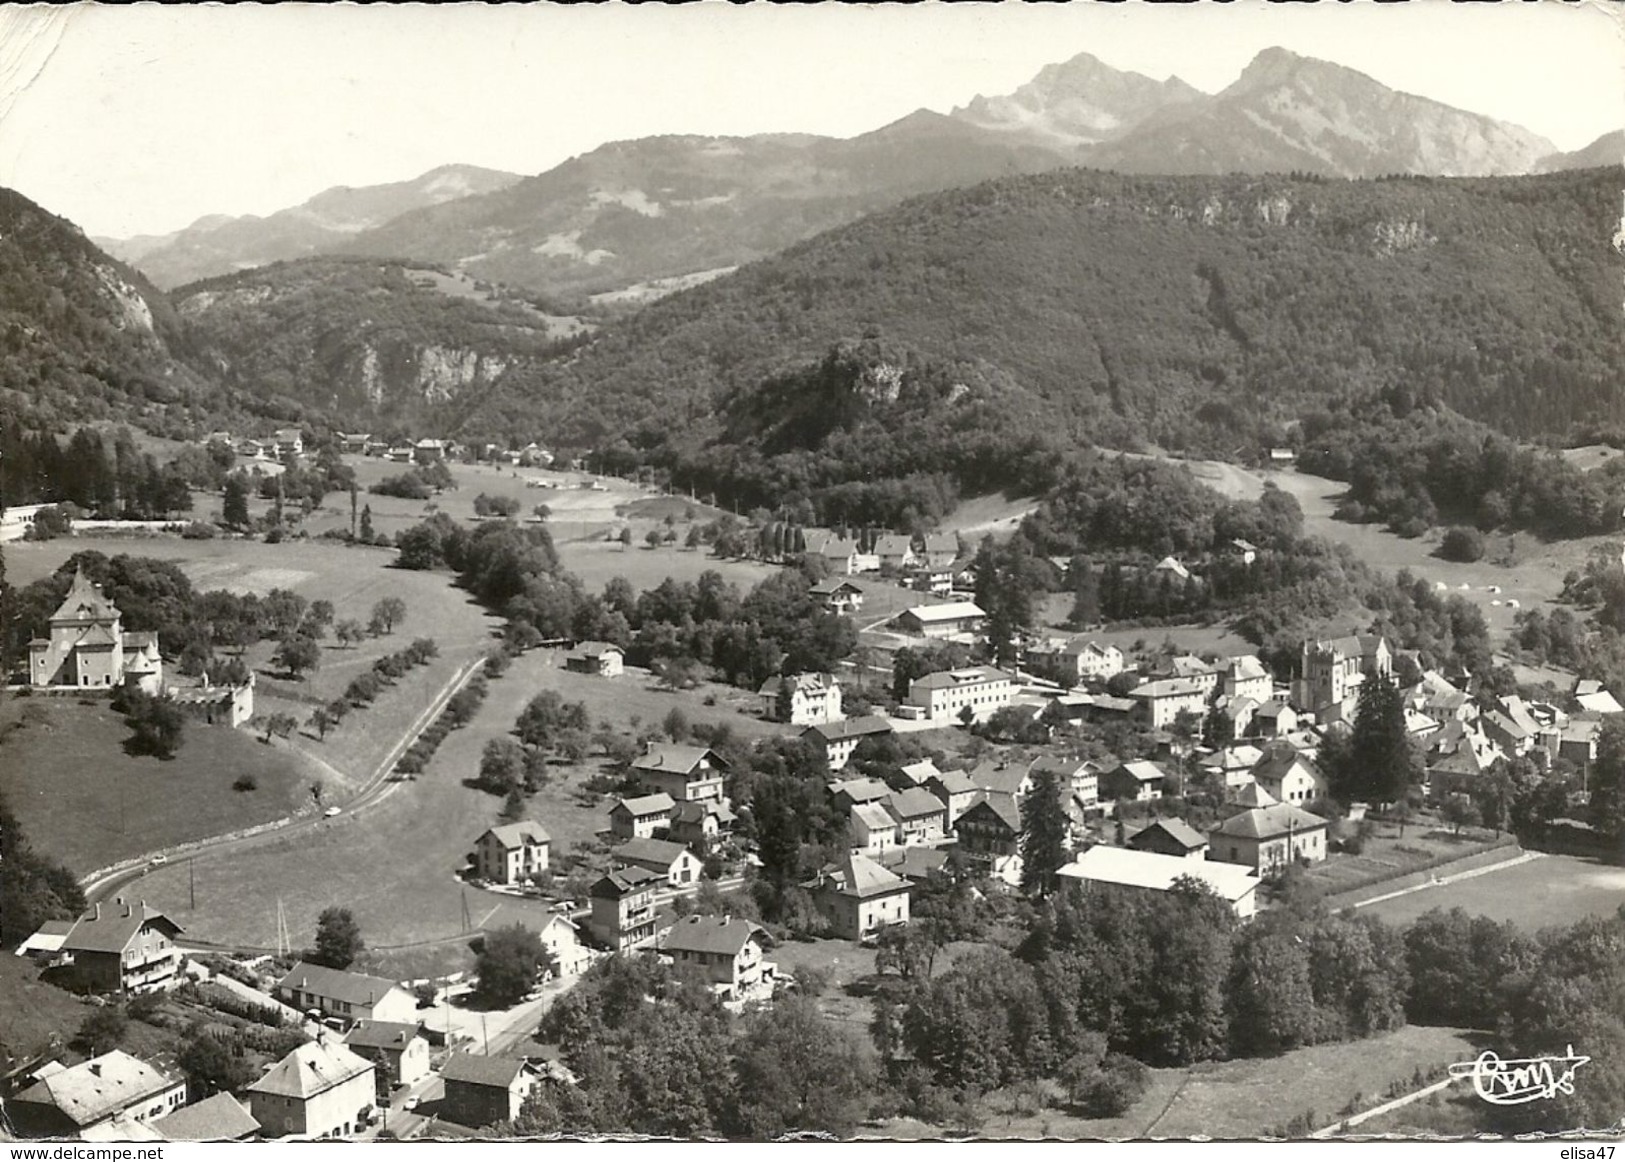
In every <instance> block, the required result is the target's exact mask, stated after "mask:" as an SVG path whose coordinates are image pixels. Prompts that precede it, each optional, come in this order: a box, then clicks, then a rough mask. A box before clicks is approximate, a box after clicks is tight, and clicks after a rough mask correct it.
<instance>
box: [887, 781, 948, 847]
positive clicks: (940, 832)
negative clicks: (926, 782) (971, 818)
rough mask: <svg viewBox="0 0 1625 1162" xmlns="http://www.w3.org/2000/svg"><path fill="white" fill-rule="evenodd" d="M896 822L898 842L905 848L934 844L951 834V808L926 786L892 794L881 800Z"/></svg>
mask: <svg viewBox="0 0 1625 1162" xmlns="http://www.w3.org/2000/svg"><path fill="white" fill-rule="evenodd" d="M882 802H883V804H884V805H885V808H886V813H887V814H889V815H890V816H891V817H892V818H893V819H894V820H896V822H897V839H898V842H899V843H901V844H902V845H903V846H904V847H908V846H912V845H915V844H920V843H935V842H936V841H938V840H940V839H942V838H943V837H944V836H945V835H946V834H947V832H948V808H947V806H946V805H945V804H944V803H943V802H942V800H941V799H939V798H937V797H936V796H935V795H933V794H932V793H931V792H930V791H927V790H926V789H925V788H924V787H909V788H908V789H906V790H903V791H893V792H892V793H891V794H890V795H888V796H886V798H885V799H884V800H882Z"/></svg>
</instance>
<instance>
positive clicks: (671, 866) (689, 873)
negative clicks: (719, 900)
mask: <svg viewBox="0 0 1625 1162" xmlns="http://www.w3.org/2000/svg"><path fill="white" fill-rule="evenodd" d="M609 859H610V863H611V864H612V865H613V866H614V867H616V868H631V867H638V868H644V869H645V870H647V871H651V872H654V873H655V874H657V875H659V876H660V877H661V878H662V879H664V880H665V881H666V883H668V884H669V885H671V886H672V887H674V888H676V887H681V886H682V885H684V884H696V883H699V881H700V870H701V867H702V865H701V863H700V860H699V857H698V856H696V855H695V854H694V853H693V852H692V851H690V850H689V849H688V848H686V847H684V846H683V845H682V844H681V843H673V842H671V841H670V840H669V839H628V840H627V841H626V842H625V843H623V844H621V845H620V846H619V847H614V848H611V849H610V853H609Z"/></svg>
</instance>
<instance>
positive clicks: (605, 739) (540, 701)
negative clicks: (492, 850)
mask: <svg viewBox="0 0 1625 1162" xmlns="http://www.w3.org/2000/svg"><path fill="white" fill-rule="evenodd" d="M591 730H592V719H591V717H590V716H589V715H588V713H587V707H586V704H585V703H582V702H566V701H564V699H562V698H561V697H559V694H558V691H556V690H543V691H542V692H541V693H540V694H538V695H536V696H535V697H534V698H532V699H531V700H530V702H529V703H527V704H526V706H525V709H524V710H522V711H521V712H520V714H519V718H518V720H517V721H516V722H515V723H514V735H515V736H516V737H514V738H493V739H491V740H490V741H489V742H487V743H486V744H485V750H484V751H482V752H481V754H480V769H479V772H478V773H477V774H476V775H475V776H474V778H473V780H472V785H473V786H475V787H478V788H479V789H480V790H482V791H488V792H490V793H491V794H493V795H501V796H503V798H504V799H505V801H506V802H505V805H504V807H503V813H504V815H505V816H507V817H508V818H510V819H517V818H519V817H520V816H521V815H523V813H524V805H525V798H526V796H528V795H533V794H535V793H536V792H537V791H539V790H540V789H541V788H542V787H543V786H544V785H545V784H546V783H547V781H548V770H547V763H548V759H549V758H551V757H553V756H555V755H556V756H558V757H560V758H563V759H564V760H565V761H567V762H579V761H580V760H581V759H583V758H585V757H586V756H587V752H588V750H589V749H590V748H591V747H592V746H594V745H597V746H599V747H601V748H603V750H604V752H605V753H606V754H608V755H610V757H612V758H614V759H616V760H618V761H621V762H623V763H624V762H630V761H631V759H632V757H633V756H632V752H631V748H630V747H629V746H628V747H623V746H622V745H621V744H620V741H619V739H618V736H616V735H614V734H613V733H611V732H610V731H609V730H608V729H607V728H604V729H601V730H599V731H598V732H597V733H596V734H590V733H589V732H590V731H591Z"/></svg>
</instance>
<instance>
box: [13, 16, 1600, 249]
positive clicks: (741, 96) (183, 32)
mask: <svg viewBox="0 0 1625 1162" xmlns="http://www.w3.org/2000/svg"><path fill="white" fill-rule="evenodd" d="M1620 17H1621V13H1620V12H1619V10H1618V6H1614V9H1613V10H1610V9H1609V6H1608V2H1607V0H1578V2H1577V3H1571V4H1562V3H1553V2H1546V3H1539V4H1471V5H1461V4H1455V3H1452V2H1451V0H1409V2H1408V3H1403V4H1382V5H1378V4H1376V3H1373V2H1372V0H1353V2H1352V3H1342V4H1336V5H1333V4H1330V3H1322V4H1290V5H1283V4H1269V3H1266V2H1265V0H1237V2H1235V3H1232V4H1226V5H1218V4H1214V3H1196V4H1190V5H1152V4H1147V3H1144V2H1141V0H1129V2H1127V3H1122V4H1101V3H1089V2H1079V3H1071V4H1018V3H1004V4H997V3H958V4H951V5H949V4H940V3H936V4H934V3H924V4H916V5H908V6H887V5H880V6H874V5H870V6H861V5H843V4H818V5H808V6H782V5H767V4H760V3H758V4H751V5H733V4H729V3H727V2H726V0H699V2H698V3H694V4H688V5H683V6H680V7H668V6H664V5H658V4H646V5H642V6H639V7H635V8H634V7H630V6H626V5H623V4H618V3H613V2H612V3H607V4H599V5H576V6H554V5H549V4H532V5H484V4H466V5H463V4H443V5H426V6H408V5H370V6H365V7H360V6H341V5H332V6H329V5H308V6H307V5H301V4H293V3H284V4H274V5H236V6H229V7H222V6H205V5H196V6H189V5H181V6H165V5H155V4H140V5H132V6H119V7H112V6H107V7H103V6H99V5H94V4H80V5H67V6H45V5H40V6H6V7H4V8H0V185H4V186H9V187H11V188H13V189H17V190H19V191H21V192H22V193H23V194H25V195H27V196H28V197H30V198H32V199H34V200H35V201H36V202H39V203H40V204H41V205H43V206H45V207H46V208H47V209H49V210H51V211H52V212H54V213H57V214H61V215H63V216H65V217H67V218H69V219H71V220H73V221H75V222H77V223H78V224H79V225H80V226H81V227H83V228H84V229H85V230H86V232H87V233H90V234H92V235H99V236H109V237H128V236H131V235H135V234H142V233H166V232H169V231H172V230H176V229H179V228H181V227H183V226H185V225H188V224H190V223H191V222H193V221H195V220H196V219H197V218H199V217H202V216H203V215H206V214H217V213H223V214H268V213H271V212H274V211H276V210H279V209H283V208H285V207H288V206H293V205H297V204H298V203H300V202H302V201H304V200H305V199H307V198H309V197H311V196H312V195H314V194H316V193H318V192H320V191H322V190H324V189H327V188H330V187H332V186H336V185H349V186H361V185H371V184H375V183H379V182H388V181H399V180H403V179H406V178H411V177H415V176H417V175H418V174H420V173H423V172H425V171H427V170H430V169H433V168H434V167H436V166H439V165H443V164H447V163H451V162H461V163H468V164H474V165H484V166H490V167H492V168H495V169H504V170H510V171H513V172H517V173H527V174H531V173H540V172H542V171H544V170H547V169H550V168H552V167H553V166H555V165H557V164H558V163H560V162H562V161H565V160H567V159H568V158H570V157H573V156H576V155H578V154H582V153H586V152H588V151H589V150H592V149H594V148H596V147H597V146H599V145H602V144H603V143H605V142H608V141H615V140H623V139H627V138H635V137H646V136H651V135H656V134H663V133H695V134H714V135H731V134H749V133H762V132H810V133H821V134H828V135H831V136H837V137H849V136H852V135H854V134H858V133H864V132H867V131H869V130H871V129H876V128H879V127H880V126H882V125H884V124H887V123H888V122H891V121H894V120H896V119H897V118H899V117H902V116H904V115H906V114H908V113H910V112H913V111H914V110H915V109H919V108H922V107H923V108H928V109H934V110H936V111H938V112H943V113H946V112H948V111H950V110H951V109H953V108H954V107H956V106H960V105H964V104H965V103H967V102H968V101H969V100H970V99H971V98H972V97H974V96H975V95H977V94H978V93H981V94H999V93H1008V92H1011V91H1013V90H1015V89H1016V88H1018V87H1020V86H1021V85H1022V84H1024V83H1026V82H1027V81H1029V80H1031V79H1032V77H1033V76H1034V74H1036V73H1037V72H1038V70H1039V69H1040V68H1042V67H1043V66H1044V65H1046V64H1049V63H1053V62H1057V61H1063V60H1066V59H1068V58H1070V57H1072V56H1074V55H1076V54H1078V53H1080V52H1092V53H1094V54H1095V55H1096V56H1097V57H1099V58H1100V59H1101V60H1103V61H1105V62H1106V63H1107V64H1109V65H1112V66H1114V67H1116V68H1120V69H1128V70H1132V71H1136V72H1142V73H1145V74H1146V75H1148V76H1152V77H1155V78H1157V79H1159V80H1160V79H1162V78H1165V77H1167V76H1169V75H1177V76H1179V77H1181V78H1183V79H1184V80H1185V81H1187V82H1188V83H1190V84H1192V85H1195V86H1196V87H1197V88H1199V89H1202V90H1205V91H1207V92H1216V91H1218V90H1219V89H1221V88H1223V87H1224V86H1225V85H1227V84H1229V83H1230V82H1231V81H1233V80H1235V78H1236V76H1237V75H1238V74H1239V73H1240V72H1241V70H1242V68H1243V67H1245V65H1246V64H1247V62H1248V61H1249V60H1251V59H1252V57H1253V56H1254V55H1255V54H1257V53H1258V52H1259V51H1260V50H1262V49H1264V48H1267V47H1270V46H1272V45H1280V46H1282V47H1285V48H1288V49H1291V50H1292V51H1294V52H1297V53H1300V54H1302V55H1305V56H1313V57H1319V58H1321V59H1323V60H1330V61H1335V62H1337V63H1339V64H1344V65H1347V66H1349V67H1351V68H1355V69H1359V70H1360V71H1361V72H1364V73H1367V74H1369V75H1370V76H1372V77H1375V78H1376V79H1377V80H1379V81H1381V82H1383V83H1384V84H1386V85H1388V86H1390V87H1392V88H1396V89H1400V90H1403V91H1405V92H1411V93H1417V94H1420V95H1422V96H1426V97H1431V98H1434V99H1435V100H1439V101H1443V102H1445V103H1447V104H1450V105H1455V106H1457V107H1459V108H1463V109H1468V110H1471V111H1473V112H1477V113H1484V114H1488V115H1489V116H1492V117H1496V118H1499V119H1501V120H1505V121H1511V122H1514V123H1517V124H1520V125H1522V126H1524V127H1525V128H1527V129H1531V130H1533V131H1535V132H1536V133H1539V134H1541V135H1543V136H1545V137H1546V138H1548V139H1549V140H1551V141H1552V142H1553V143H1554V144H1556V145H1557V147H1558V148H1560V149H1565V150H1569V149H1578V148H1580V147H1581V146H1584V145H1586V144H1588V143H1589V142H1591V141H1593V140H1594V139H1596V138H1597V137H1598V136H1600V135H1601V134H1603V133H1605V132H1608V131H1610V130H1613V129H1617V128H1621V127H1625V22H1622V20H1621V18H1620Z"/></svg>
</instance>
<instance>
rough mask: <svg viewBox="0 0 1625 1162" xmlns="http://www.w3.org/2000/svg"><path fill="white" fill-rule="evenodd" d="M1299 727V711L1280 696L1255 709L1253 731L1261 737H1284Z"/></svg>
mask: <svg viewBox="0 0 1625 1162" xmlns="http://www.w3.org/2000/svg"><path fill="white" fill-rule="evenodd" d="M1297 729H1298V712H1297V711H1296V710H1294V709H1292V707H1291V706H1289V705H1288V704H1287V703H1285V702H1283V701H1281V700H1280V699H1279V698H1272V699H1271V700H1270V701H1268V702H1266V703H1264V704H1263V705H1262V706H1260V707H1259V708H1258V709H1257V710H1255V711H1253V731H1254V733H1255V734H1257V735H1258V736H1259V737H1260V738H1284V737H1286V736H1287V735H1289V734H1292V733H1293V732H1295V731H1296V730H1297Z"/></svg>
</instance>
